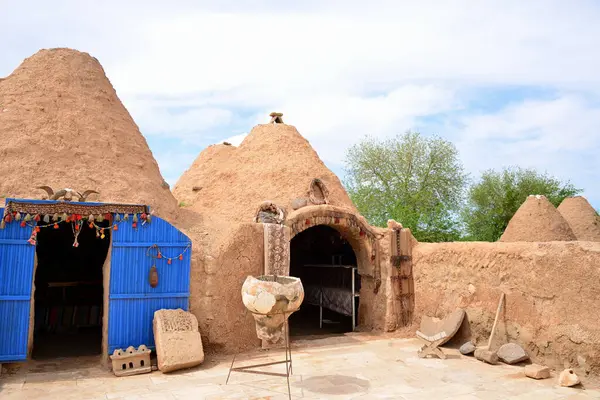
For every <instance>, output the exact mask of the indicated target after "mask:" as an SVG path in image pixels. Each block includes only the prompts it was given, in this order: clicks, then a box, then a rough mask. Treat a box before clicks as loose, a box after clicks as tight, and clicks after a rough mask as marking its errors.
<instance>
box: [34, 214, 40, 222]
mask: <svg viewBox="0 0 600 400" xmlns="http://www.w3.org/2000/svg"><path fill="white" fill-rule="evenodd" d="M41 219H42V218H41V217H40V214H35V217H33V220H34V221H35V222H40V220H41Z"/></svg>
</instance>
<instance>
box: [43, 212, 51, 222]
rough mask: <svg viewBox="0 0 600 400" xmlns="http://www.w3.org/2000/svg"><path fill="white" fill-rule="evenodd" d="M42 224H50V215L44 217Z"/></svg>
mask: <svg viewBox="0 0 600 400" xmlns="http://www.w3.org/2000/svg"><path fill="white" fill-rule="evenodd" d="M44 223H45V224H49V223H50V215H49V214H46V215H44Z"/></svg>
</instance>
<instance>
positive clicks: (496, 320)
mask: <svg viewBox="0 0 600 400" xmlns="http://www.w3.org/2000/svg"><path fill="white" fill-rule="evenodd" d="M502 303H504V292H502V295H501V296H500V302H499V303H498V309H497V310H496V318H494V325H493V326H492V332H491V333H490V340H488V345H487V348H488V350H489V349H490V347H491V346H492V340H494V333H496V325H498V318H500V310H501V309H502Z"/></svg>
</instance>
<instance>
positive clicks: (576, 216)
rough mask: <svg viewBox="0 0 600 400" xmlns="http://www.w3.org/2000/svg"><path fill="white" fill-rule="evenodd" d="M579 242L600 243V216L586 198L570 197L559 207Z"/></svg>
mask: <svg viewBox="0 0 600 400" xmlns="http://www.w3.org/2000/svg"><path fill="white" fill-rule="evenodd" d="M558 212H560V214H561V215H562V216H563V218H564V219H565V220H566V221H567V222H568V224H569V226H570V227H571V229H572V230H573V233H574V234H575V236H576V237H577V240H586V241H591V242H600V216H598V214H597V213H596V210H594V208H593V207H592V205H591V204H590V203H589V202H588V201H587V200H586V198H585V197H582V196H576V197H568V198H566V199H564V200H563V202H562V203H560V205H559V206H558Z"/></svg>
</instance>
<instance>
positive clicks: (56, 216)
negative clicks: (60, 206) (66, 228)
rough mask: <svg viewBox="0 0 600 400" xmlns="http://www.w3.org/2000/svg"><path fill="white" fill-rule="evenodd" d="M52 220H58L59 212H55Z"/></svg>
mask: <svg viewBox="0 0 600 400" xmlns="http://www.w3.org/2000/svg"><path fill="white" fill-rule="evenodd" d="M52 221H54V222H56V221H58V214H54V215H53V216H52Z"/></svg>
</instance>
